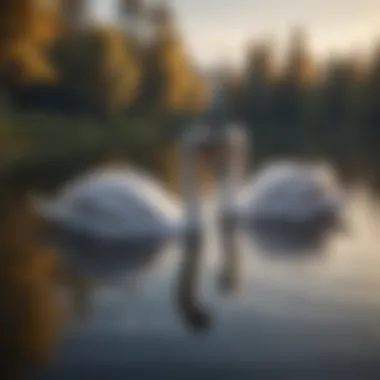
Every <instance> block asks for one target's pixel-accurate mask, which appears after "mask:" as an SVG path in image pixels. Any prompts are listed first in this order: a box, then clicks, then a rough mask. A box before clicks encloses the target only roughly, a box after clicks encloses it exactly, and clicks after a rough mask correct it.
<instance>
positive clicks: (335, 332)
mask: <svg viewBox="0 0 380 380" xmlns="http://www.w3.org/2000/svg"><path fill="white" fill-rule="evenodd" d="M208 214H209V213H208ZM347 222H348V223H347V224H348V229H347V231H346V232H344V233H338V234H335V235H334V236H331V237H330V239H328V240H327V241H325V244H324V247H323V248H315V247H310V250H311V251H313V250H314V251H315V253H318V254H316V255H310V256H309V257H308V258H306V259H303V260H294V259H287V260H281V259H280V258H278V257H273V256H268V255H267V254H266V253H265V248H264V247H263V246H262V245H260V244H259V243H258V241H257V240H255V239H254V238H252V236H250V234H249V233H243V232H242V233H240V234H239V236H238V238H237V243H236V246H235V247H234V251H235V253H237V259H238V264H239V267H240V269H241V270H240V280H241V283H240V287H239V289H238V291H236V292H235V293H234V294H232V295H229V296H227V295H224V294H223V293H222V292H221V291H220V287H219V282H218V279H219V277H218V275H219V272H220V265H221V264H220V262H221V258H222V255H221V250H222V246H221V244H220V242H219V241H218V238H217V234H216V232H215V231H214V230H213V228H212V227H211V226H210V227H209V230H208V236H207V238H206V241H205V246H204V248H203V250H202V254H203V256H202V270H201V274H200V277H199V280H200V283H199V292H198V296H199V300H200V302H201V304H202V305H204V307H205V308H207V311H209V312H210V315H211V318H212V319H211V323H210V326H209V328H208V329H206V330H203V331H198V332H195V331H193V330H191V329H189V328H188V327H187V325H186V324H185V323H184V320H183V318H181V317H180V314H179V313H178V307H177V305H176V292H177V287H176V284H177V280H178V269H179V265H180V260H181V257H182V253H183V252H182V247H181V245H180V244H179V243H175V242H173V243H170V244H168V245H167V246H164V247H162V248H161V249H160V250H159V251H160V254H157V255H156V256H155V257H154V258H153V259H152V260H147V262H145V263H144V265H143V264H141V265H136V267H137V268H140V270H135V271H131V270H130V271H127V270H126V269H125V273H124V270H123V265H124V263H123V262H122V259H115V260H116V261H117V260H121V261H120V262H119V264H117V265H116V267H118V269H119V270H118V276H117V277H112V276H111V275H109V276H108V277H107V279H106V280H104V281H101V282H97V283H95V284H94V285H93V289H92V293H91V295H92V296H91V297H92V298H91V302H90V312H91V314H90V316H89V318H88V319H86V320H85V321H75V320H73V321H72V322H70V324H69V325H68V326H67V328H66V330H65V334H64V340H63V342H62V345H61V347H59V352H58V359H57V362H56V363H55V364H54V365H53V366H52V367H51V368H50V369H49V370H48V371H46V372H45V373H43V374H41V375H39V376H38V379H44V380H50V379H57V380H63V379H70V380H74V379H94V380H97V379H99V380H100V379H105V380H106V379H107V380H113V379H115V380H116V379H128V378H136V379H156V378H158V377H162V378H165V379H176V380H177V379H178V380H181V379H252V378H255V379H302V380H309V379H358V380H361V379H379V378H380V213H379V212H378V206H377V205H376V203H375V202H373V201H370V200H369V199H368V198H367V197H365V196H362V195H361V194H355V195H354V196H353V197H352V201H351V203H350V206H349V208H348V209H347ZM209 224H211V223H209ZM271 240H272V242H273V241H277V242H278V241H279V239H277V240H276V238H275V237H272V238H271ZM292 243H293V244H294V243H295V242H294V240H293V241H292ZM280 244H283V245H284V247H283V248H284V250H285V248H286V247H285V245H286V242H284V241H282V242H281V243H280ZM108 253H109V252H108ZM109 255H111V254H110V253H109ZM111 273H112V271H111Z"/></svg>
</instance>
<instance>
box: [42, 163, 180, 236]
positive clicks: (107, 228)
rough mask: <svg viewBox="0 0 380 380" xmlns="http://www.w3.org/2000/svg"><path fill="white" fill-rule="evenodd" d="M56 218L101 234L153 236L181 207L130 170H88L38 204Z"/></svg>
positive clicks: (170, 222)
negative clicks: (57, 193)
mask: <svg viewBox="0 0 380 380" xmlns="http://www.w3.org/2000/svg"><path fill="white" fill-rule="evenodd" d="M40 210H42V212H43V214H44V215H45V216H46V217H47V218H50V219H54V220H55V221H56V222H58V223H60V224H63V225H69V226H71V227H72V228H74V229H81V230H85V231H86V232H87V233H88V234H96V235H101V236H104V237H112V238H117V237H123V238H124V239H126V238H130V237H144V236H146V237H151V236H152V237H153V236H155V235H157V234H164V233H165V231H166V232H168V231H167V229H168V228H169V227H170V226H171V225H175V224H176V223H177V224H178V223H179V220H180V218H181V216H182V214H181V209H180V208H179V207H178V206H177V205H176V204H175V202H174V201H172V200H171V199H170V197H168V196H167V195H166V193H165V191H164V190H163V188H162V187H160V185H158V184H157V183H156V182H155V181H153V180H152V179H150V178H149V177H148V176H144V175H142V174H140V173H138V172H134V171H132V170H128V171H126V170H121V169H117V170H104V169H103V170H102V171H101V172H100V171H95V172H90V173H89V174H87V175H86V176H84V177H83V178H81V179H79V180H75V181H73V182H72V183H70V184H69V185H67V186H66V188H65V189H63V191H62V194H61V195H60V196H59V197H58V199H57V200H55V201H53V202H52V201H50V202H48V203H46V202H45V203H42V204H40Z"/></svg>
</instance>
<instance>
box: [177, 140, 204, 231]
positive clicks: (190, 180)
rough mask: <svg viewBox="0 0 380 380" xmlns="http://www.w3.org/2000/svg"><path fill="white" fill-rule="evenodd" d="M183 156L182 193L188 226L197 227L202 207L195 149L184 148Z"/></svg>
mask: <svg viewBox="0 0 380 380" xmlns="http://www.w3.org/2000/svg"><path fill="white" fill-rule="evenodd" d="M181 154H182V192H183V198H184V202H185V214H186V224H188V225H189V226H195V225H197V224H198V222H199V218H200V205H199V199H198V191H197V175H196V169H195V168H196V163H195V159H196V157H195V154H194V149H192V148H191V147H189V146H186V145H185V146H184V147H183V148H182V150H181Z"/></svg>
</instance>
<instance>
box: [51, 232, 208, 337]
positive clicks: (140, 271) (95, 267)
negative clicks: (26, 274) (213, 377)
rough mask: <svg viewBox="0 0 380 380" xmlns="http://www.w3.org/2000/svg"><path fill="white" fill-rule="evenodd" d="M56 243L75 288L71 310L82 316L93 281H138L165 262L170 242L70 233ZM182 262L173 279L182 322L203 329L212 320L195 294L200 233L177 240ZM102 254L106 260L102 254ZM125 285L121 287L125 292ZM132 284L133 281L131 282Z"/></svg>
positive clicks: (85, 313) (87, 314)
mask: <svg viewBox="0 0 380 380" xmlns="http://www.w3.org/2000/svg"><path fill="white" fill-rule="evenodd" d="M56 244H58V245H59V247H60V251H61V252H62V255H61V256H62V261H63V267H64V268H65V273H66V275H67V277H66V280H67V281H66V284H67V286H68V287H69V290H71V291H72V293H73V301H74V302H73V307H74V312H75V314H76V316H77V317H79V318H80V319H84V320H86V319H87V318H88V317H90V316H91V315H90V309H91V302H90V299H91V296H90V295H91V290H92V285H94V286H96V284H97V283H99V282H103V283H104V282H108V281H111V282H113V283H114V282H115V281H121V282H123V283H124V280H127V281H128V279H132V281H133V280H134V281H136V280H139V279H140V280H141V279H142V278H143V276H144V274H149V273H151V272H152V271H154V270H155V269H159V268H158V266H160V265H163V263H164V262H165V260H164V259H165V255H166V254H167V253H168V252H170V250H169V249H168V248H169V246H170V242H168V241H165V240H160V239H156V240H147V241H137V240H136V241H134V242H131V241H130V242H128V243H125V244H112V243H110V242H107V241H103V242H102V241H100V240H96V241H94V240H93V239H91V238H89V237H84V236H82V235H78V234H77V235H75V234H72V233H66V234H60V236H58V237H57V240H56ZM180 247H181V249H180V251H181V252H180V253H182V255H183V257H182V264H181V265H180V267H179V269H178V273H177V277H178V278H177V283H176V284H175V304H176V308H177V310H178V312H179V315H180V317H181V318H182V320H183V321H184V323H185V325H186V326H187V327H189V328H190V329H192V330H203V329H206V328H209V327H210V325H211V317H210V315H209V313H208V312H207V311H206V310H205V308H204V307H203V306H202V305H201V303H200V301H199V296H198V283H199V281H198V280H199V278H198V274H199V270H200V265H201V260H202V240H201V236H200V235H198V234H188V235H185V236H184V237H183V239H182V240H181V241H180ZM105 254H106V255H107V260H105V259H104V257H105ZM128 285H130V283H128V282H127V283H126V284H125V291H128V289H130V288H128ZM132 285H136V284H135V283H132Z"/></svg>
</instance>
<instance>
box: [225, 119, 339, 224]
mask: <svg viewBox="0 0 380 380" xmlns="http://www.w3.org/2000/svg"><path fill="white" fill-rule="evenodd" d="M226 137H227V139H226V140H227V141H226V144H227V145H226V147H227V154H226V156H227V164H226V165H225V167H226V170H225V171H224V175H223V177H224V183H223V184H222V186H221V188H222V197H221V205H220V207H221V214H222V217H223V218H224V219H234V220H235V221H239V222H246V223H251V222H254V223H264V222H269V223H271V222H284V223H298V224H300V225H304V226H305V224H306V225H312V224H315V223H319V222H322V221H324V220H329V219H334V218H335V217H338V215H339V213H340V211H341V209H342V207H341V206H342V205H343V199H344V198H343V196H342V193H341V192H340V191H339V189H338V187H337V184H336V182H335V179H334V174H333V172H332V170H331V168H329V167H327V166H321V165H317V164H313V163H307V162H300V161H295V160H288V161H281V162H273V163H270V164H267V165H265V166H264V167H263V168H262V169H261V170H260V171H259V172H258V173H257V174H256V175H255V176H254V178H252V179H251V180H250V181H249V182H248V183H246V184H242V176H243V171H244V164H245V162H244V161H245V151H246V141H247V137H246V136H245V133H244V131H243V130H242V128H239V127H238V126H234V127H230V128H229V129H228V130H227V134H226Z"/></svg>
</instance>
